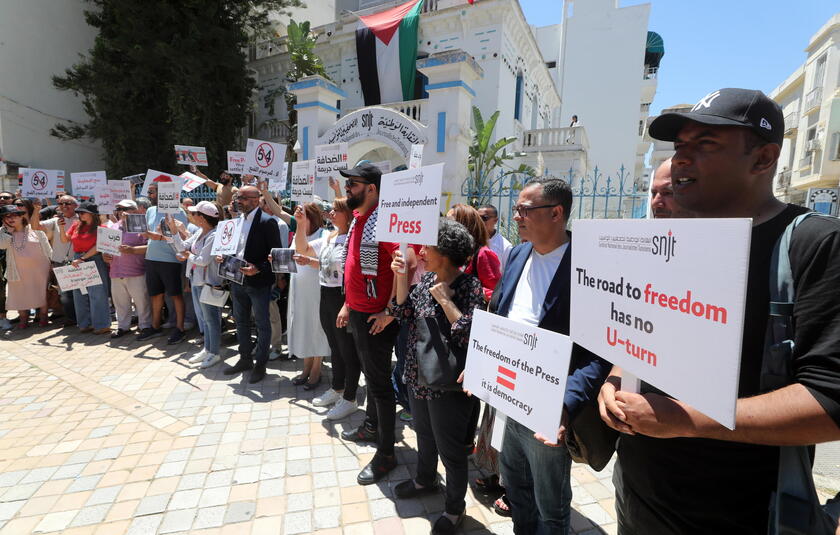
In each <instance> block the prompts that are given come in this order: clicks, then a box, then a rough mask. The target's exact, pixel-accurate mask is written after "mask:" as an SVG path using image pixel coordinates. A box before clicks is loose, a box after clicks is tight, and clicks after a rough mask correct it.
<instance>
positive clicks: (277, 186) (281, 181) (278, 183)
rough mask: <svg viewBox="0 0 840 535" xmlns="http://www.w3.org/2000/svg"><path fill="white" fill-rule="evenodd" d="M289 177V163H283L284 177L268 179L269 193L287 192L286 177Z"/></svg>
mask: <svg viewBox="0 0 840 535" xmlns="http://www.w3.org/2000/svg"><path fill="white" fill-rule="evenodd" d="M288 176H289V162H283V175H282V176H279V177H277V178H269V179H268V191H270V192H272V193H279V192H281V191H286V185H287V184H286V177H288Z"/></svg>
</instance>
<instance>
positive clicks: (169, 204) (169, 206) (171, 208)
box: [157, 177, 182, 214]
mask: <svg viewBox="0 0 840 535" xmlns="http://www.w3.org/2000/svg"><path fill="white" fill-rule="evenodd" d="M181 187H182V183H181V179H180V177H179V178H178V180H177V181H174V182H161V183H160V184H158V196H157V207H158V213H161V214H177V213H178V212H180V211H181Z"/></svg>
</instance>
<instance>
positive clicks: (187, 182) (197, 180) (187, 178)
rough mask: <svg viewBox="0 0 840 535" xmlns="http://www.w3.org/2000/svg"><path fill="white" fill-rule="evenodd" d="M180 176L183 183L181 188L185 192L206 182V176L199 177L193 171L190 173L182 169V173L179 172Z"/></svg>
mask: <svg viewBox="0 0 840 535" xmlns="http://www.w3.org/2000/svg"><path fill="white" fill-rule="evenodd" d="M181 178H183V179H184V185H183V186H182V188H181V189H183V190H184V191H186V192H187V193H189V192H190V191H192V190H194V189H195V188H197V187H199V186H200V185H202V184H204V183H205V182H207V179H206V178H201V177H200V176H198V175H196V174H194V173H190V172H189V171H184V172H183V173H181Z"/></svg>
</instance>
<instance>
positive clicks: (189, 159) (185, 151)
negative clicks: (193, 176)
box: [175, 145, 207, 166]
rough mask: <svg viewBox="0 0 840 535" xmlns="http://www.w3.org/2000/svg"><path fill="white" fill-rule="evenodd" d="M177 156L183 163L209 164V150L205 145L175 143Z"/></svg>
mask: <svg viewBox="0 0 840 535" xmlns="http://www.w3.org/2000/svg"><path fill="white" fill-rule="evenodd" d="M175 156H176V157H177V158H178V163H179V164H183V165H201V166H206V165H207V150H206V149H205V148H204V147H191V146H189V145H175Z"/></svg>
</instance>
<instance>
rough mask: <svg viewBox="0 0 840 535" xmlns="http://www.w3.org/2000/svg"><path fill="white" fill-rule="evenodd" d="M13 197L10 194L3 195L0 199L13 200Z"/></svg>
mask: <svg viewBox="0 0 840 535" xmlns="http://www.w3.org/2000/svg"><path fill="white" fill-rule="evenodd" d="M12 199H14V197H10V196H8V195H3V196H2V197H0V201H11V200H12Z"/></svg>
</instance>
